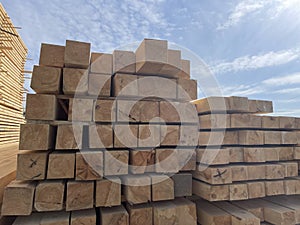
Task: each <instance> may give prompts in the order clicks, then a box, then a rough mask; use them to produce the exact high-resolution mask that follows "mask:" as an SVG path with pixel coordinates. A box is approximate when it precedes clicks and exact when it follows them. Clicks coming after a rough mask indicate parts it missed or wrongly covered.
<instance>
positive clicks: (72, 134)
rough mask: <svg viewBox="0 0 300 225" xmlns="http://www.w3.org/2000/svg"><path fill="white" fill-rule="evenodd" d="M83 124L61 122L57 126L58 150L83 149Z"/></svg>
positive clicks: (56, 146) (56, 147)
mask: <svg viewBox="0 0 300 225" xmlns="http://www.w3.org/2000/svg"><path fill="white" fill-rule="evenodd" d="M82 137H83V126H82V125H79V124H72V125H69V124H60V125H58V126H57V135H56V145H55V149H57V150H59V149H60V150H65V149H66V150H69V149H81V148H82Z"/></svg>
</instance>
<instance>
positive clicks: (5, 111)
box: [0, 4, 27, 145]
mask: <svg viewBox="0 0 300 225" xmlns="http://www.w3.org/2000/svg"><path fill="white" fill-rule="evenodd" d="M0 27H1V29H2V31H1V35H0V74H1V76H0V145H5V144H10V143H17V142H18V139H19V132H20V124H21V123H24V116H23V93H24V92H23V90H24V87H23V85H24V74H23V73H24V64H25V60H26V56H27V48H26V46H25V44H24V43H23V41H22V39H21V37H20V36H19V34H18V32H17V30H16V29H15V26H14V25H13V24H12V21H11V20H10V18H9V16H8V15H7V13H6V12H5V10H4V8H3V6H2V4H0Z"/></svg>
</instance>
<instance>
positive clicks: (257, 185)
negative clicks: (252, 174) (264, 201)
mask: <svg viewBox="0 0 300 225" xmlns="http://www.w3.org/2000/svg"><path fill="white" fill-rule="evenodd" d="M247 186H248V196H249V199H252V198H263V197H265V196H266V188H265V182H263V181H253V182H247Z"/></svg>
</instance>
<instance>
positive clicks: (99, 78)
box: [88, 73, 111, 97]
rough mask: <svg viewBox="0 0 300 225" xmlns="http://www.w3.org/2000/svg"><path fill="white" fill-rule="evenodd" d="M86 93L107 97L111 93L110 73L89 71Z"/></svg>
mask: <svg viewBox="0 0 300 225" xmlns="http://www.w3.org/2000/svg"><path fill="white" fill-rule="evenodd" d="M88 80H89V81H88V83H89V84H88V94H89V95H93V96H105V97H109V96H110V93H111V75H107V74H96V73H89V77H88Z"/></svg>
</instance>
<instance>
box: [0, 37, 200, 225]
mask: <svg viewBox="0 0 300 225" xmlns="http://www.w3.org/2000/svg"><path fill="white" fill-rule="evenodd" d="M189 68H190V66H189V61H187V60H183V59H181V52H180V51H178V50H171V49H168V43H167V41H163V40H153V39H145V40H144V41H143V42H142V43H141V45H140V46H139V47H138V48H137V50H136V51H135V52H130V51H121V50H116V51H114V52H113V54H104V53H91V54H90V44H89V43H83V42H77V41H69V40H68V41H66V45H65V46H57V45H51V44H42V45H41V51H40V61H39V65H38V66H34V69H33V74H32V81H31V87H32V89H33V90H35V92H36V94H28V95H27V102H26V121H27V123H26V124H22V126H21V131H20V145H19V148H20V150H21V151H20V153H19V154H18V160H17V177H16V181H13V182H12V183H10V184H9V185H8V186H7V187H6V189H5V192H4V197H3V205H2V212H1V213H2V215H4V216H18V217H17V219H16V221H15V222H14V224H22V225H24V224H30V225H34V224H41V225H46V224H47V225H49V224H67V225H69V224H72V225H75V224H86V225H89V224H96V222H97V224H103V225H115V224H122V225H127V224H128V225H129V224H130V225H140V224H145V225H146V224H149V225H150V224H155V225H168V224H182V225H196V223H197V222H196V205H195V203H193V202H192V201H190V200H188V199H187V198H185V197H188V196H191V195H192V173H191V171H192V170H195V168H196V151H195V148H196V146H197V145H198V117H197V111H196V107H195V106H194V105H193V104H192V103H191V102H190V101H191V100H192V99H196V97H197V83H196V81H195V80H191V79H190V74H189Z"/></svg>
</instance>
